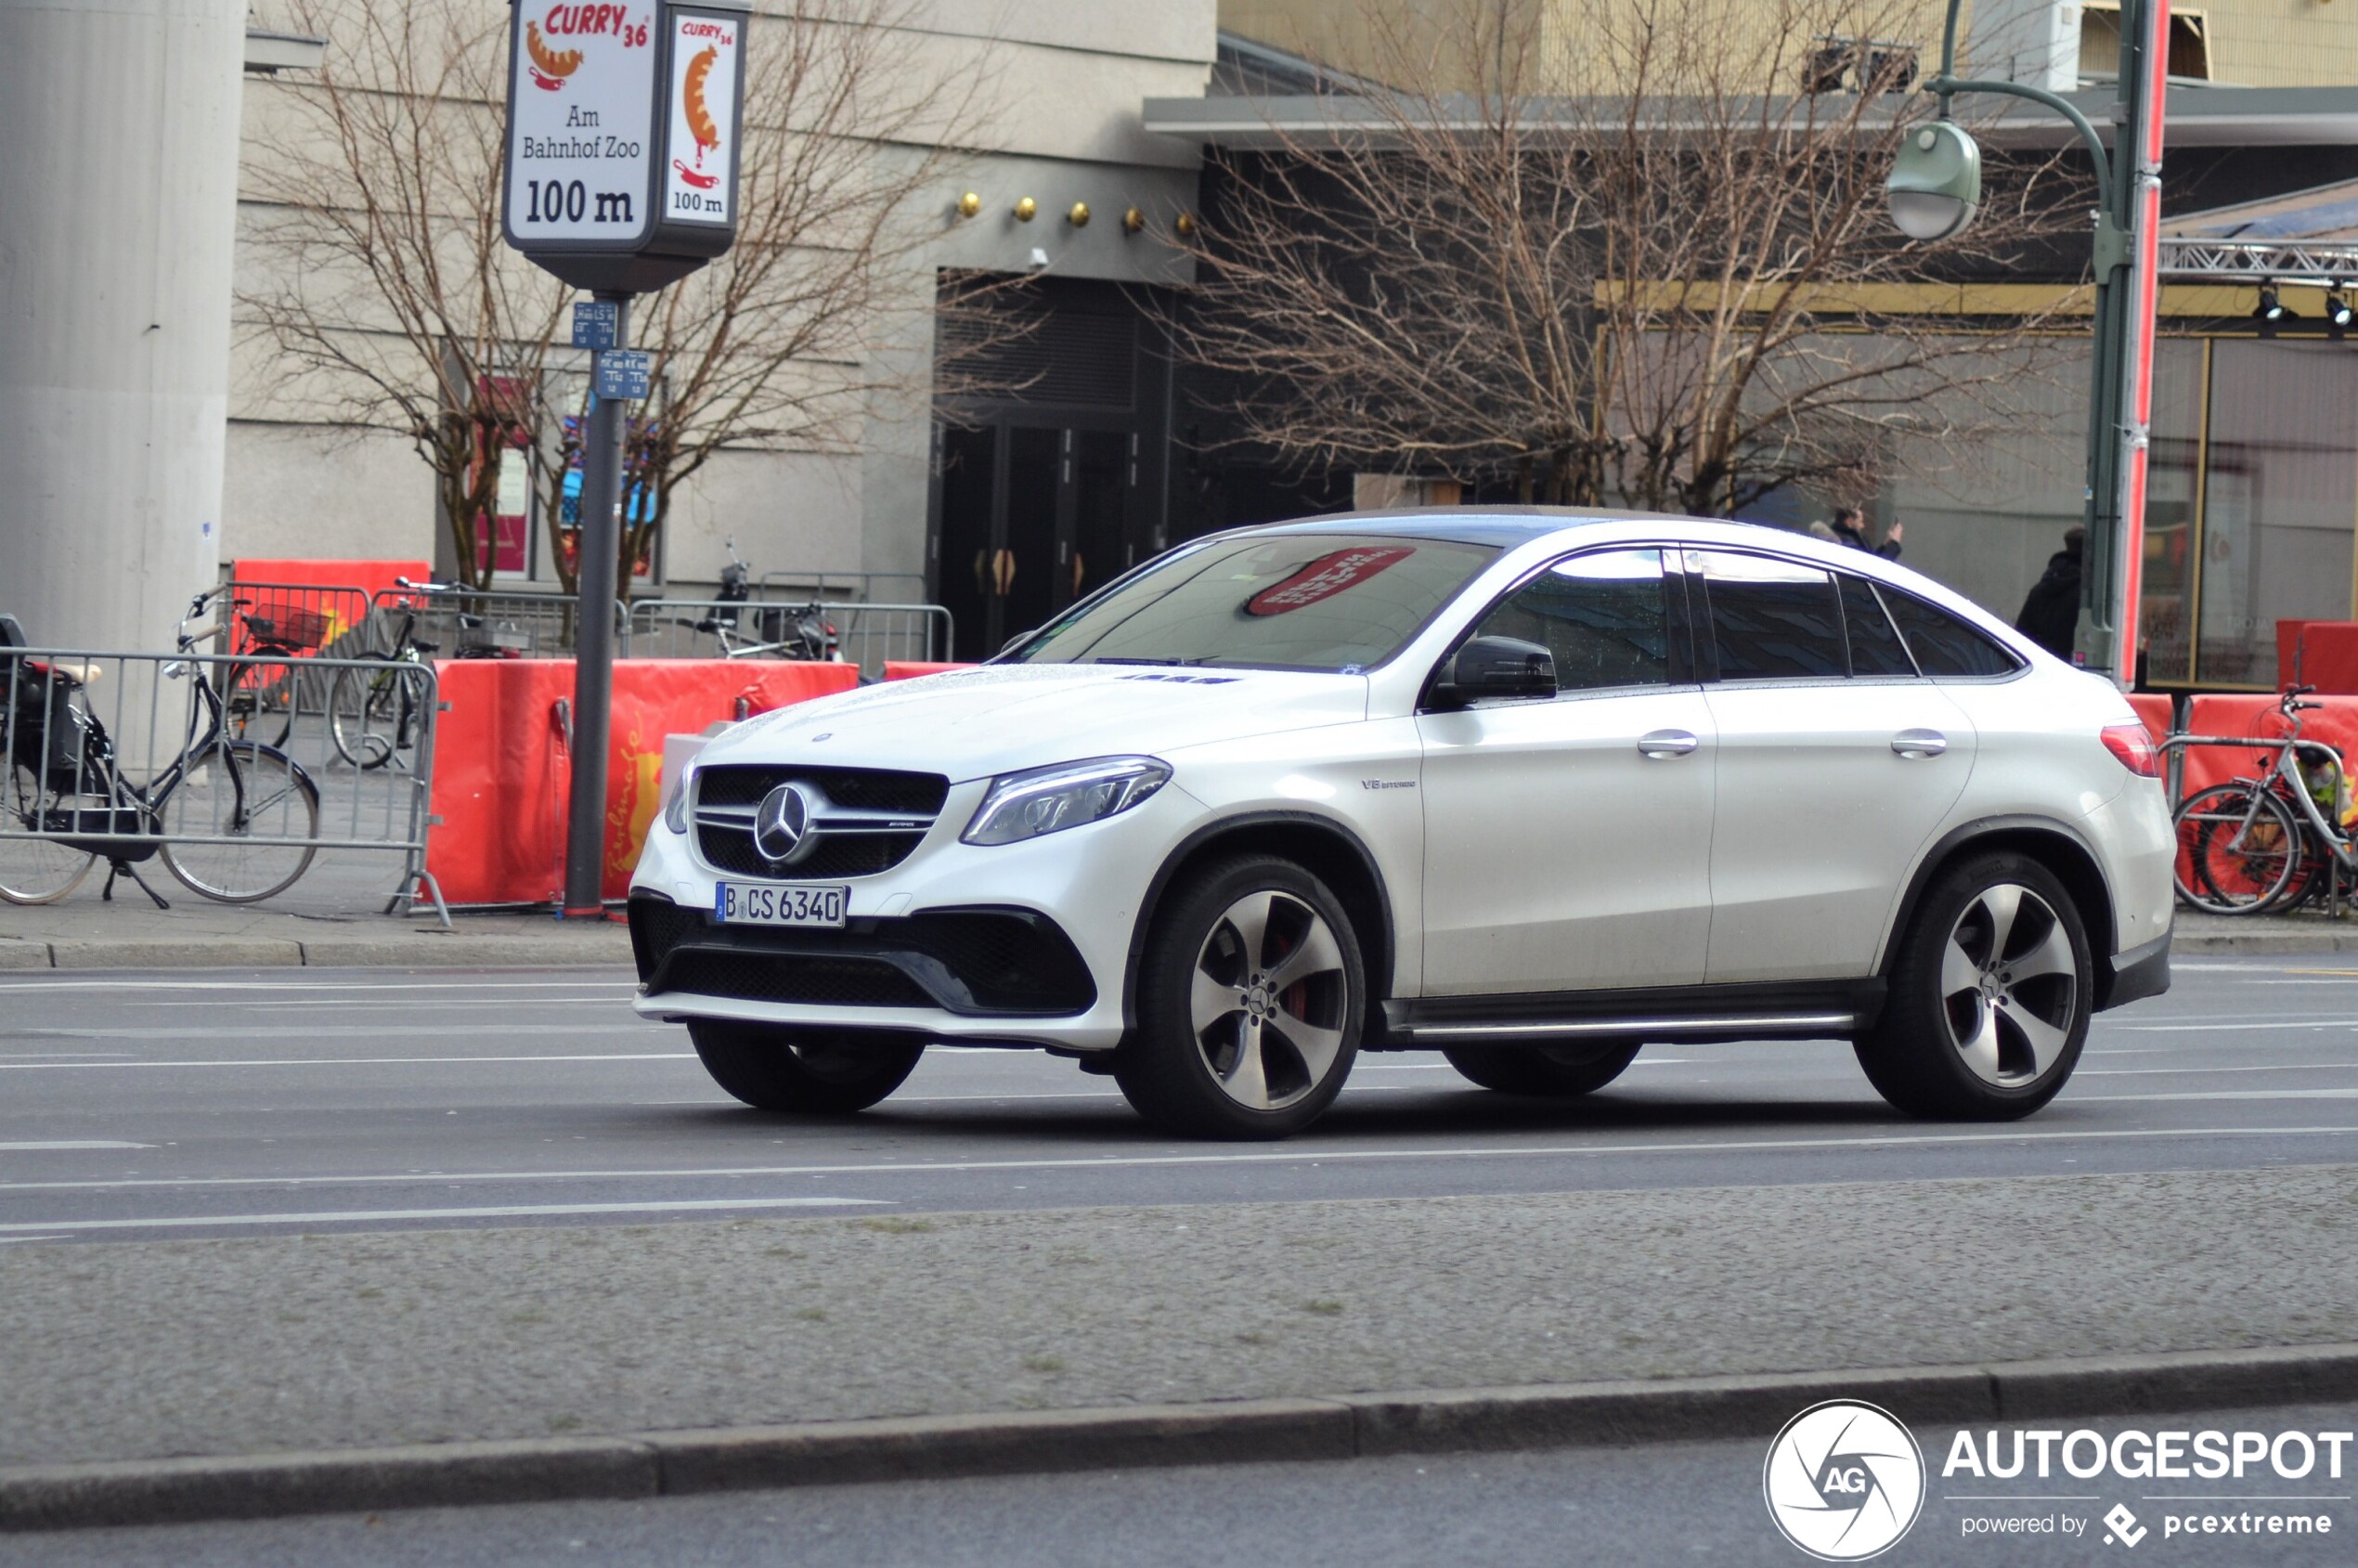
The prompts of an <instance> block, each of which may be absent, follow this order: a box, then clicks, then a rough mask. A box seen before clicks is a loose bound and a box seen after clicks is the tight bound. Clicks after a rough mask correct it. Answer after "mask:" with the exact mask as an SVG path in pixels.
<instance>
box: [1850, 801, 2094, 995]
mask: <svg viewBox="0 0 2358 1568" xmlns="http://www.w3.org/2000/svg"><path fill="white" fill-rule="evenodd" d="M2038 840H2044V841H2045V843H2046V844H2047V845H2049V846H2053V847H2054V849H2059V850H2060V851H2061V852H2062V853H2063V854H2064V855H2065V856H2066V857H2068V861H2069V862H2072V863H2069V864H2067V865H2065V866H2058V865H2055V864H2054V863H2053V862H2046V863H2047V864H2048V869H2049V870H2050V871H2053V872H2054V874H2055V875H2056V876H2057V877H2058V878H2059V879H2061V880H2062V881H2063V883H2064V886H2065V890H2066V892H2069V893H2071V894H2072V895H2073V896H2074V897H2075V898H2079V897H2080V896H2081V895H2082V893H2083V892H2085V891H2089V890H2092V891H2093V893H2094V896H2095V900H2096V907H2094V908H2092V909H2082V910H2081V911H2080V912H2079V913H2080V919H2081V921H2082V923H2083V924H2085V925H2086V926H2087V927H2088V928H2089V944H2088V945H2089V947H2090V949H2091V950H2092V956H2093V957H2094V959H2095V963H2096V969H2097V974H2096V976H2095V980H2096V992H2097V995H2098V997H2099V998H2102V997H2103V996H2104V995H2105V993H2106V992H2107V991H2110V989H2111V986H2112V978H2113V960H2114V959H2115V958H2117V957H2118V956H2119V941H2120V936H2119V933H2118V930H2117V929H2116V921H2115V916H2114V909H2113V898H2112V886H2111V883H2110V881H2109V880H2108V879H2107V878H2106V877H2105V867H2104V860H2103V858H2102V857H2101V856H2099V855H2098V854H2097V853H2096V849H2095V846H2094V845H2092V844H2091V843H2090V842H2089V841H2088V836H2087V835H2085V834H2083V833H2081V832H2080V831H2079V829H2078V828H2075V827H2073V826H2072V825H2071V824H2070V823H2066V822H2063V821H2060V820H2058V819H2057V818H2054V817H2041V816H2037V815H2033V814H2031V813H2028V812H2015V813H2008V814H2005V815H2001V816H1993V817H1977V818H1976V819H1975V820H1974V821H1972V822H1969V823H1960V824H1959V825H1958V826H1956V827H1953V828H1951V829H1950V830H1949V831H1948V832H1947V833H1944V834H1942V835H1941V836H1940V837H1939V838H1938V839H1937V840H1936V841H1935V842H1934V843H1933V845H1932V847H1931V848H1929V849H1926V850H1925V851H1924V853H1923V854H1922V855H1921V856H1919V857H1917V861H1916V864H1915V869H1914V870H1913V871H1912V872H1911V873H1910V875H1909V877H1908V885H1907V888H1906V890H1905V891H1904V892H1902V893H1901V895H1900V897H1899V903H1898V910H1897V912H1896V913H1895V914H1894V915H1893V918H1892V920H1891V922H1890V924H1889V925H1888V926H1887V927H1885V931H1884V938H1883V945H1882V948H1881V949H1880V951H1878V952H1876V954H1875V968H1874V972H1875V973H1876V974H1878V975H1882V976H1885V977H1888V976H1889V975H1890V973H1891V966H1892V965H1893V964H1894V963H1895V962H1897V960H1898V951H1899V940H1900V938H1901V936H1902V935H1903V934H1904V933H1905V932H1906V931H1907V929H1908V926H1909V923H1910V922H1911V921H1912V920H1914V919H1915V917H1916V910H1917V908H1918V906H1919V905H1921V904H1922V903H1923V902H1924V892H1925V890H1926V889H1927V888H1930V887H1931V886H1932V880H1933V878H1934V877H1935V876H1937V875H1939V874H1940V872H1941V871H1942V870H1943V869H1944V868H1945V867H1947V866H1948V865H1949V864H1950V862H1953V861H1954V860H1956V858H1957V857H1958V856H1959V855H1961V854H1963V853H1964V852H1966V851H1967V850H1969V849H1976V848H1979V847H1984V846H1987V847H1989V848H1991V849H2003V848H2007V847H2009V846H2014V847H2021V848H2024V849H2029V850H2030V852H2032V853H2036V849H2032V848H2031V842H2030V841H2038ZM2050 852H2051V853H2052V852H2053V850H2051V851H2050ZM2041 860H2042V861H2045V857H2043V856H2042V857H2041ZM2075 881H2078V882H2081V883H2084V884H2085V886H2084V887H2077V886H2074V885H2073V884H2074V883H2075ZM2099 926H2101V927H2102V934H2101V936H2099V935H2098V933H2097V927H2099Z"/></svg>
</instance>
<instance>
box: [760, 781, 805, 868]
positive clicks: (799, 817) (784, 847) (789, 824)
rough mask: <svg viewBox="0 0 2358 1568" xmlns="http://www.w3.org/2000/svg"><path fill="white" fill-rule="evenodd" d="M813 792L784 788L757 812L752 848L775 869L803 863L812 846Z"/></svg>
mask: <svg viewBox="0 0 2358 1568" xmlns="http://www.w3.org/2000/svg"><path fill="white" fill-rule="evenodd" d="M810 842H811V839H810V791H809V790H807V789H805V788H803V787H802V785H800V784H780V785H779V786H778V787H777V788H775V789H773V790H771V792H770V793H769V794H767V795H765V796H763V797H761V804H760V805H759V806H757V807H755V808H754V813H753V847H754V848H755V849H758V850H760V851H761V858H762V859H763V860H765V861H768V862H771V864H772V865H786V864H791V863H792V862H795V861H797V860H800V859H801V858H802V856H803V854H804V852H805V851H806V850H807V849H809V847H810Z"/></svg>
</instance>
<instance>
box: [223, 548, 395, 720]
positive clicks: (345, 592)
mask: <svg viewBox="0 0 2358 1568" xmlns="http://www.w3.org/2000/svg"><path fill="white" fill-rule="evenodd" d="M225 586H226V587H227V590H228V592H227V596H226V597H227V598H228V599H229V600H230V601H231V602H232V603H233V604H234V606H235V607H234V610H233V611H232V613H231V616H230V617H229V618H228V619H227V621H226V624H224V626H223V627H222V628H221V635H220V636H219V637H218V638H216V639H215V640H214V649H215V650H216V651H217V652H221V653H228V654H254V653H258V652H260V651H261V650H264V649H266V648H283V649H285V650H286V651H287V653H288V654H289V655H290V656H291V658H299V659H302V660H304V661H305V662H304V664H296V665H291V667H290V673H289V676H288V679H287V686H286V690H285V692H284V693H283V696H284V699H285V700H286V701H289V702H292V703H293V704H294V705H295V707H296V710H297V711H298V712H301V713H307V714H313V715H317V714H322V713H325V712H326V711H327V707H328V688H329V678H328V677H326V676H324V675H322V674H321V673H320V672H319V671H317V670H315V669H312V668H310V667H309V661H310V660H312V659H315V658H317V657H320V656H321V655H323V654H324V655H326V656H327V657H330V658H350V657H353V656H355V655H357V654H366V653H368V652H369V590H367V589H365V588H348V587H341V586H337V585H333V584H323V583H273V582H247V581H245V580H243V579H242V578H237V577H233V578H231V579H230V580H229V582H228V583H227V585H225Z"/></svg>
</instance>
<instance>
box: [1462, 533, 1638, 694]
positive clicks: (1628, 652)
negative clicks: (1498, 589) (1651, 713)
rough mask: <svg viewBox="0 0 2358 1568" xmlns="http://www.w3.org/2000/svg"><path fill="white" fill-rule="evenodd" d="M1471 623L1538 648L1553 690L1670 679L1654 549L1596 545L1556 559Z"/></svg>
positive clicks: (1493, 634)
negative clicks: (1551, 665)
mask: <svg viewBox="0 0 2358 1568" xmlns="http://www.w3.org/2000/svg"><path fill="white" fill-rule="evenodd" d="M1475 629H1476V632H1477V633H1478V634H1479V635H1481V636H1483V637H1513V638H1519V639H1521V640H1522V641H1525V642H1536V643H1538V644H1539V645H1540V646H1542V647H1544V648H1546V649H1547V650H1548V653H1549V654H1551V655H1553V657H1554V658H1555V661H1556V686H1557V689H1558V690H1560V691H1565V692H1578V691H1596V690H1599V689H1600V688H1606V687H1613V686H1659V685H1662V684H1664V683H1665V682H1666V681H1668V680H1669V679H1670V627H1669V617H1668V616H1666V615H1665V611H1664V606H1663V575H1662V551H1658V550H1604V551H1592V552H1590V553H1588V554H1587V555H1575V556H1574V557H1572V558H1571V559H1570V560H1567V561H1559V562H1557V563H1556V564H1554V565H1553V566H1550V567H1548V569H1547V570H1546V571H1544V572H1542V573H1540V574H1539V575H1538V576H1537V577H1534V578H1532V579H1531V580H1530V581H1529V582H1527V583H1525V584H1523V585H1522V587H1521V588H1519V589H1517V590H1515V591H1514V593H1513V594H1512V595H1511V596H1509V598H1508V599H1507V600H1506V601H1505V602H1504V603H1500V604H1499V605H1498V607H1497V608H1496V609H1495V610H1493V611H1491V612H1490V614H1488V615H1487V616H1483V620H1482V625H1481V626H1480V627H1478V628H1475Z"/></svg>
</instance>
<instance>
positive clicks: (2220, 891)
mask: <svg viewBox="0 0 2358 1568" xmlns="http://www.w3.org/2000/svg"><path fill="white" fill-rule="evenodd" d="M2177 825H2178V859H2177V863H2176V865H2175V867H2174V868H2173V872H2172V875H2173V876H2174V877H2175V879H2176V881H2177V884H2178V896H2179V897H2180V898H2182V899H2183V900H2185V901H2187V902H2188V903H2190V904H2192V905H2194V906H2195V907H2196V909H2199V910H2202V911H2204V912H2205V913H2207V914H2259V913H2260V912H2261V911H2262V910H2265V909H2268V908H2270V907H2272V906H2273V905H2274V904H2275V902H2276V901H2278V900H2279V899H2281V898H2283V897H2284V896H2285V893H2286V890H2287V888H2290V887H2291V886H2292V882H2293V876H2294V873H2296V872H2297V871H2299V870H2300V865H2301V862H2303V861H2304V860H2305V859H2306V858H2307V855H2306V849H2307V844H2306V837H2307V836H2306V835H2305V834H2304V833H2303V832H2302V830H2301V824H2300V819H2298V818H2297V817H2295V816H2294V815H2293V810H2292V808H2291V807H2289V806H2287V804H2285V802H2284V801H2283V800H2282V799H2280V798H2279V797H2277V796H2276V794H2275V792H2274V791H2273V790H2271V789H2269V788H2267V787H2266V786H2265V785H2263V784H2253V783H2251V782H2249V781H2241V782H2237V783H2235V784H2213V785H2212V786H2211V787H2210V788H2209V789H2206V790H2204V791H2202V792H2201V793H2199V794H2197V795H2195V796H2192V797H2189V798H2188V799H2187V800H2186V802H2185V804H2184V805H2183V806H2181V807H2179V808H2178V824H2177Z"/></svg>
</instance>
